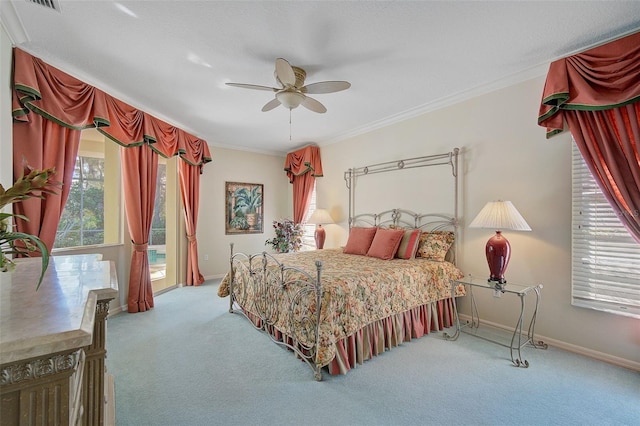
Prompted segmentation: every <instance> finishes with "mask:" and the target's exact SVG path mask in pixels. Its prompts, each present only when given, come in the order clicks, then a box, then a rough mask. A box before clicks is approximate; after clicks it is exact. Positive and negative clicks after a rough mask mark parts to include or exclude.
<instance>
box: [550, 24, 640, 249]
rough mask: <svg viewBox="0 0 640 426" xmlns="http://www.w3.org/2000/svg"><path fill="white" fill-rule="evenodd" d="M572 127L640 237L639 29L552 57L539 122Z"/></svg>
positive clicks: (630, 227)
mask: <svg viewBox="0 0 640 426" xmlns="http://www.w3.org/2000/svg"><path fill="white" fill-rule="evenodd" d="M565 121H566V123H567V126H568V128H569V130H570V131H571V134H572V136H573V138H574V140H575V142H576V145H577V146H578V149H579V150H580V153H581V154H582V157H583V158H584V160H585V163H586V164H587V166H588V167H589V170H590V171H591V173H592V175H593V177H594V179H595V180H596V182H597V183H598V185H599V187H600V189H601V190H602V193H603V194H604V196H605V197H606V198H607V200H608V201H609V203H610V204H611V206H612V207H613V209H614V211H615V212H616V213H617V215H618V217H619V218H620V221H621V222H622V223H623V224H624V226H625V227H626V228H627V229H628V231H629V233H630V234H631V236H632V237H633V238H634V239H635V240H636V241H638V242H639V243H640V154H639V153H638V146H639V145H640V33H636V34H632V35H629V36H627V37H624V38H621V39H619V40H616V41H613V42H611V43H607V44H604V45H602V46H599V47H597V48H594V49H591V50H587V51H586V52H583V53H579V54H577V55H573V56H569V57H567V58H563V59H560V60H558V61H555V62H553V63H551V65H550V67H549V74H548V75H547V80H546V83H545V87H544V92H543V95H542V102H541V106H540V113H539V115H538V124H539V125H540V126H543V127H546V128H547V137H548V138H549V137H551V136H553V135H555V134H557V133H560V132H562V131H563V129H564V123H565Z"/></svg>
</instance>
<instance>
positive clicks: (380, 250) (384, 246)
mask: <svg viewBox="0 0 640 426" xmlns="http://www.w3.org/2000/svg"><path fill="white" fill-rule="evenodd" d="M403 236H404V229H384V228H378V230H377V231H376V235H375V236H374V237H373V241H372V242H371V247H369V251H368V252H367V256H369V257H377V258H378V259H383V260H390V259H393V258H394V257H395V255H396V252H397V251H398V246H399V245H400V241H402V237H403Z"/></svg>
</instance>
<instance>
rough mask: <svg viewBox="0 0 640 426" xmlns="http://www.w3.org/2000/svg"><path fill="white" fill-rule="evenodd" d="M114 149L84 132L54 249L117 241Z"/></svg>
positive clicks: (117, 175) (99, 137)
mask: <svg viewBox="0 0 640 426" xmlns="http://www.w3.org/2000/svg"><path fill="white" fill-rule="evenodd" d="M119 185H120V172H119V166H118V146H117V145H116V144H115V143H111V142H107V143H105V140H104V136H102V135H101V134H100V133H98V132H97V131H95V130H84V131H83V132H82V138H81V140H80V148H79V150H78V157H77V158H76V165H75V168H74V170H73V177H72V181H71V189H70V191H69V198H68V199H67V203H66V204H65V207H64V211H63V212H62V216H61V217H60V223H59V224H58V230H57V232H56V239H55V242H54V248H55V249H61V248H71V247H83V246H90V245H99V244H108V243H118V242H119V241H120V235H121V230H120V207H119V206H120V195H119V194H120V190H119V189H120V186H119Z"/></svg>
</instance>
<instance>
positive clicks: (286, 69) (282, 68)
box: [276, 58, 296, 87]
mask: <svg viewBox="0 0 640 426" xmlns="http://www.w3.org/2000/svg"><path fill="white" fill-rule="evenodd" d="M276 77H277V78H278V80H280V83H282V84H283V85H284V86H285V87H290V86H294V85H295V84H296V74H295V73H294V72H293V68H291V64H289V62H287V61H286V60H284V59H282V58H278V59H276Z"/></svg>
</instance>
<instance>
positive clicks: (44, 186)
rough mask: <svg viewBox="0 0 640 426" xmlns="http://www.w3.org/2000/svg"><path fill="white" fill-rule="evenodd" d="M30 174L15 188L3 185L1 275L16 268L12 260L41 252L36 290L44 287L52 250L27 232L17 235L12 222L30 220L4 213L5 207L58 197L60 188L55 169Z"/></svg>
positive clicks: (0, 193) (0, 200) (0, 196)
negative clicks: (55, 195) (56, 189)
mask: <svg viewBox="0 0 640 426" xmlns="http://www.w3.org/2000/svg"><path fill="white" fill-rule="evenodd" d="M27 170H28V171H29V173H28V174H26V175H23V176H22V177H20V178H19V179H18V180H17V181H16V182H15V183H14V184H13V186H12V187H10V188H9V189H6V190H5V189H4V187H3V186H2V184H0V271H2V272H7V271H9V270H12V269H13V268H14V267H15V264H14V262H13V261H12V259H11V257H14V256H27V257H28V256H30V255H31V254H32V253H34V252H40V256H41V257H42V262H41V266H42V268H41V272H40V278H39V280H38V284H37V287H36V290H37V289H38V288H39V287H40V284H41V283H42V278H43V277H44V273H45V272H46V270H47V267H48V266H49V250H48V249H47V246H46V245H45V244H44V243H43V242H42V240H40V238H38V237H37V236H36V235H31V234H27V233H25V232H16V231H14V230H13V226H14V225H11V224H9V219H10V218H13V219H22V220H26V221H28V220H29V219H28V218H27V217H25V216H23V215H21V214H15V213H7V212H3V211H2V210H3V209H4V207H5V206H7V205H9V204H12V203H17V202H20V201H24V200H27V199H29V198H33V197H36V198H43V197H44V194H55V193H56V192H55V191H54V189H53V188H54V187H56V186H60V183H59V182H56V181H54V180H53V179H52V176H53V175H54V174H55V169H54V168H48V169H44V170H35V169H32V168H30V167H28V168H27Z"/></svg>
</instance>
